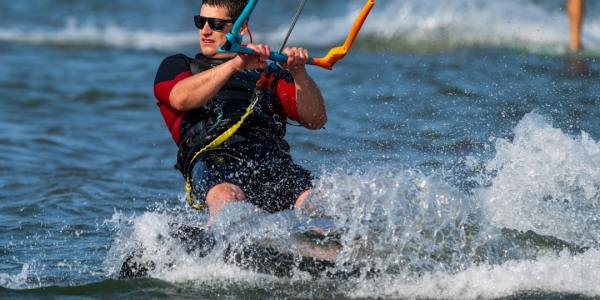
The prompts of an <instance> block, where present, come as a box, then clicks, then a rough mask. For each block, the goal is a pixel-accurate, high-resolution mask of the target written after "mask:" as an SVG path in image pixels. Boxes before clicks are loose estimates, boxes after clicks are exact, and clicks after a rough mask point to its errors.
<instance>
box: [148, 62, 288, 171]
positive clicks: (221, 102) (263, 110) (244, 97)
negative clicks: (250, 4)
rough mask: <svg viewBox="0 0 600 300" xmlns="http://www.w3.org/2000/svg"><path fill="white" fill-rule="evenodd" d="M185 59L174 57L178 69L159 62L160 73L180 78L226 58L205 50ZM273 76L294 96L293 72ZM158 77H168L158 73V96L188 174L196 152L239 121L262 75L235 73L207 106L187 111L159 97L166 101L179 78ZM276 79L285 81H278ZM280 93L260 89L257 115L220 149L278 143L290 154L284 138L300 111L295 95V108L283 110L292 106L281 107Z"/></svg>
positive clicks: (181, 164)
mask: <svg viewBox="0 0 600 300" xmlns="http://www.w3.org/2000/svg"><path fill="white" fill-rule="evenodd" d="M184 58H187V57H185V56H180V57H179V59H178V60H173V61H172V62H171V63H170V65H171V68H172V67H174V68H176V69H179V70H178V71H177V72H175V71H171V70H170V68H166V67H163V65H161V68H159V73H160V72H161V69H162V70H163V73H167V74H168V73H171V75H170V76H171V77H173V78H176V79H177V78H179V80H181V79H182V78H181V77H183V78H186V77H189V76H192V75H194V74H197V73H200V72H203V71H206V70H208V69H210V68H213V67H215V66H217V65H219V64H221V63H223V62H225V61H226V60H222V59H209V58H207V57H205V56H203V55H201V54H199V55H197V56H196V58H195V59H189V58H188V60H187V61H186V60H182V59H184ZM166 61H167V60H165V62H166ZM165 62H163V64H165ZM185 63H187V64H188V65H187V66H185V70H184V64H185ZM275 75H276V80H275V82H274V86H277V87H278V88H280V87H281V86H282V85H285V86H287V87H288V88H289V91H288V92H287V93H288V94H292V93H294V97H295V90H293V92H292V87H293V79H292V78H291V75H290V74H289V72H287V71H284V70H282V69H279V70H277V71H276V73H275ZM160 76H165V74H157V80H156V82H155V95H156V96H157V99H158V100H159V102H158V104H159V107H160V108H161V112H162V114H163V117H164V118H165V121H166V123H167V126H168V127H169V129H170V130H171V133H172V135H173V137H174V139H175V140H176V142H177V144H178V147H179V151H178V154H177V165H176V168H177V169H179V170H180V171H182V172H183V173H184V174H185V172H186V171H187V170H189V168H190V167H191V166H190V165H189V164H190V160H191V158H192V157H193V155H194V154H195V153H196V152H197V151H199V150H200V149H202V148H203V147H204V146H206V145H207V144H209V143H210V142H211V141H212V140H213V139H215V138H216V137H217V136H219V135H220V134H221V133H223V132H224V131H226V130H227V129H229V128H230V127H231V126H232V125H233V124H235V123H236V122H237V121H239V119H240V118H241V116H242V115H243V114H244V112H245V111H246V108H247V107H248V105H250V101H251V99H252V97H253V95H254V90H255V86H256V81H257V80H258V79H259V77H260V73H259V72H256V71H244V72H237V73H236V74H234V75H233V76H232V77H231V78H230V79H229V80H228V81H227V82H226V83H225V85H224V86H223V87H222V88H221V90H220V91H219V92H218V93H217V94H216V95H215V96H214V98H213V99H211V100H210V101H209V102H208V103H207V104H206V105H205V106H203V107H201V108H198V109H194V110H190V111H186V112H178V111H175V110H173V109H172V108H171V107H170V105H169V103H161V99H162V98H165V97H166V98H167V101H168V96H169V95H168V93H170V90H171V89H172V87H173V86H174V85H175V84H176V82H177V81H178V80H171V81H169V80H159V77H160ZM278 81H284V82H282V83H281V84H278ZM167 89H168V93H167V91H166V90H167ZM163 90H165V91H163ZM161 93H162V94H161ZM165 94H166V95H165ZM278 95H281V92H280V89H277V91H275V90H267V91H266V92H264V93H262V94H261V97H260V99H259V101H258V103H257V105H256V106H255V108H254V113H252V115H250V116H249V117H248V118H247V119H246V121H245V122H244V123H243V124H242V126H241V127H240V128H239V130H238V131H237V132H236V134H235V135H234V136H232V137H231V138H230V139H229V140H227V141H226V142H225V143H223V144H222V145H221V146H219V148H220V149H226V148H228V147H231V146H232V145H234V144H236V143H239V142H245V143H257V144H258V143H263V144H267V145H271V146H276V147H277V148H278V149H282V150H283V151H286V152H287V151H289V145H288V144H287V142H286V141H285V140H284V136H285V133H286V122H287V117H288V115H290V114H292V115H293V114H294V113H297V111H294V110H295V99H293V106H294V107H293V110H291V109H290V108H289V107H286V108H285V109H284V105H286V104H288V106H290V105H289V103H286V102H284V103H283V105H282V101H281V100H280V99H279V97H278ZM163 102H164V101H163ZM288 102H290V101H288ZM290 110H291V113H290Z"/></svg>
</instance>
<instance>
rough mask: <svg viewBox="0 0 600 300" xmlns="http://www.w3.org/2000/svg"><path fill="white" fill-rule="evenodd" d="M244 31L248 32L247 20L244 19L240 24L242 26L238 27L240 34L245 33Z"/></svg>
mask: <svg viewBox="0 0 600 300" xmlns="http://www.w3.org/2000/svg"><path fill="white" fill-rule="evenodd" d="M246 33H248V21H244V24H242V27H241V28H240V34H241V35H246Z"/></svg>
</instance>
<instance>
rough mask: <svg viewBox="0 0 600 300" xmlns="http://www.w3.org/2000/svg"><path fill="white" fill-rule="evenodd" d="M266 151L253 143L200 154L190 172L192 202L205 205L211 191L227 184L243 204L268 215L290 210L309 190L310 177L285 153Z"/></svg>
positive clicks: (268, 149) (267, 148) (273, 150)
mask: <svg viewBox="0 0 600 300" xmlns="http://www.w3.org/2000/svg"><path fill="white" fill-rule="evenodd" d="M270 148H271V147H262V146H257V145H256V144H254V145H245V146H237V147H232V148H228V149H214V150H209V151H206V152H205V153H202V154H201V155H200V156H199V157H198V159H197V160H196V163H195V164H194V167H193V171H192V186H193V193H194V197H195V199H196V200H197V201H200V202H202V203H205V199H206V195H207V194H208V191H209V190H210V189H211V188H213V187H214V186H216V185H218V184H221V183H231V184H235V185H237V186H239V187H240V188H241V189H242V191H243V192H244V194H245V195H246V201H248V202H249V203H252V204H254V205H256V206H258V207H260V208H262V209H264V210H266V211H268V212H277V211H281V210H284V209H291V208H293V207H294V204H295V202H296V199H298V197H299V196H300V194H302V193H303V192H304V191H306V190H308V189H310V188H312V183H311V181H312V179H313V177H312V175H311V174H310V172H308V171H307V170H305V169H304V168H302V167H301V166H299V165H297V164H296V163H294V162H293V161H292V158H291V157H290V155H289V154H288V153H287V152H285V151H282V150H278V149H270Z"/></svg>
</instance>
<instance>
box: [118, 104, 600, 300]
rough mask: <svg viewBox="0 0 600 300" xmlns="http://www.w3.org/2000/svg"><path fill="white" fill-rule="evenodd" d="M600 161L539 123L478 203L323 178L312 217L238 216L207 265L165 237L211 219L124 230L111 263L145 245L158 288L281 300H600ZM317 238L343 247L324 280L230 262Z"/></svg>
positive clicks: (399, 176)
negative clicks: (261, 245)
mask: <svg viewBox="0 0 600 300" xmlns="http://www.w3.org/2000/svg"><path fill="white" fill-rule="evenodd" d="M599 154H600V145H599V144H598V143H597V142H595V141H594V140H593V139H591V138H590V137H589V136H588V135H587V134H585V133H581V134H580V135H579V136H576V137H573V136H569V135H567V134H565V133H563V132H562V131H561V130H560V129H557V128H554V127H552V125H551V124H550V122H549V121H548V120H547V119H545V118H544V117H542V116H540V115H538V114H535V113H530V114H528V115H526V116H525V117H524V118H523V119H522V120H521V121H520V122H519V124H518V125H517V126H516V127H515V129H514V138H512V139H498V140H497V142H496V156H495V157H494V158H492V159H491V160H489V161H486V162H483V163H484V165H485V172H484V173H483V174H482V176H483V175H490V176H489V177H486V180H485V181H484V182H482V184H483V186H482V187H480V188H478V189H476V190H475V191H472V192H463V191H460V190H458V189H457V188H455V187H453V186H452V185H451V184H449V183H447V182H446V181H445V180H444V179H443V178H444V177H442V176H440V175H439V174H435V173H434V174H430V175H426V174H424V173H422V172H420V171H419V170H416V169H413V168H406V167H402V166H392V165H390V166H386V167H370V168H368V169H367V170H358V169H357V170H347V169H345V170H333V171H331V170H330V171H323V172H322V175H321V176H320V179H319V180H318V181H316V182H315V193H314V194H313V195H312V196H311V197H310V198H309V200H308V201H307V203H306V206H305V207H304V208H303V209H302V210H298V211H287V212H282V213H276V214H266V213H264V212H261V211H259V210H257V209H256V208H254V207H253V206H251V205H248V204H243V203H237V204H233V205H228V206H227V207H226V208H225V210H224V211H223V213H222V214H220V215H219V217H218V218H217V219H216V220H215V222H214V224H213V225H212V226H211V228H210V230H211V232H212V233H213V234H214V235H215V237H216V240H217V243H216V245H217V246H216V247H215V248H214V249H213V250H212V252H211V254H210V255H208V256H204V257H201V258H198V257H197V256H194V255H190V253H188V252H186V251H184V249H182V247H181V245H180V244H179V243H178V242H177V240H176V239H172V238H169V237H168V236H169V233H168V232H167V228H168V227H169V223H172V222H185V223H188V224H204V223H205V222H206V219H205V217H202V216H198V215H197V213H196V212H191V211H186V210H185V209H183V210H177V212H175V211H173V210H170V209H165V208H163V209H158V210H157V211H153V212H147V213H144V214H143V215H141V216H137V217H131V218H125V219H126V220H127V221H126V222H125V223H126V224H125V223H124V224H125V226H124V227H123V230H121V232H120V234H121V238H119V239H117V240H115V243H114V244H113V247H112V248H111V253H112V255H114V257H113V258H115V259H114V260H113V261H114V262H118V261H119V260H121V261H122V258H123V256H122V255H123V254H124V253H127V251H129V250H130V249H132V247H134V246H135V245H139V244H142V245H143V247H144V248H145V249H147V250H148V251H147V253H148V256H149V257H151V258H152V259H153V260H154V261H158V262H161V263H162V264H163V265H164V266H166V267H159V268H156V269H155V270H153V271H152V272H151V273H150V276H151V277H154V278H160V279H163V280H166V281H168V282H175V283H181V282H186V283H187V282H193V284H194V285H195V286H198V288H201V289H203V290H205V289H216V290H223V289H228V288H233V289H234V290H236V291H238V292H239V291H240V290H241V291H242V292H241V293H252V292H254V291H256V290H261V291H264V290H267V291H268V292H269V293H270V294H276V295H280V296H282V297H292V296H295V297H303V296H305V297H312V298H324V297H339V296H340V295H343V296H344V297H350V298H354V297H356V298H363V297H378V298H455V299H457V298H460V299H478V298H497V297H508V296H514V295H523V294H531V293H537V294H542V295H553V294H573V295H584V296H591V297H594V296H599V295H600V289H599V288H598V286H597V284H596V283H597V282H598V281H600V271H598V270H600V260H599V259H598V257H599V256H598V255H599V254H600V253H599V251H600V250H599V249H598V248H597V246H596V241H597V240H598V238H599V237H598V233H599V232H600V230H599V228H597V222H596V221H595V219H594V216H596V215H598V211H597V201H598V191H597V189H598V186H600V184H599V181H598V178H600V176H599V174H598V171H597V170H598V169H599V168H598V164H599V163H600V160H599V159H600V158H599ZM483 177H485V176H483ZM116 219H122V218H116ZM315 228H320V230H321V231H320V232H321V233H322V232H325V235H326V236H327V237H328V238H329V239H330V241H334V242H335V243H337V245H338V247H337V248H336V253H335V256H334V262H335V265H334V266H330V267H328V268H327V269H326V270H323V271H322V273H320V276H316V277H315V276H314V274H312V273H311V274H309V273H306V272H303V271H302V270H299V269H297V270H295V272H293V274H292V275H291V276H273V275H272V274H265V273H263V272H260V271H257V270H253V269H248V268H245V267H244V266H239V265H236V264H232V263H231V261H228V260H226V259H225V260H224V259H223V255H224V253H226V252H227V250H226V249H227V248H228V247H229V246H231V245H233V247H234V248H235V247H242V246H244V245H246V244H247V242H248V241H271V242H274V243H275V244H278V245H280V246H282V247H283V248H286V249H288V248H289V249H292V250H293V249H294V248H293V247H291V246H289V247H288V244H287V242H286V241H289V240H292V239H293V238H294V237H295V236H296V235H297V234H298V233H299V232H304V231H306V230H307V229H311V230H313V229H315ZM289 245H291V244H289ZM123 249H127V251H124V250H123ZM294 251H295V250H294ZM119 256H120V257H119ZM115 269H116V268H112V270H115ZM112 274H113V275H114V272H113V273H112ZM328 274H334V275H336V274H345V275H346V276H333V277H331V276H328Z"/></svg>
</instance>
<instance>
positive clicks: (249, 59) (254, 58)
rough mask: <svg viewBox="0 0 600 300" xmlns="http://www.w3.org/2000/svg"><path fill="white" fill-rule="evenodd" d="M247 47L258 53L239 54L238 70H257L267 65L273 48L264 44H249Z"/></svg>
mask: <svg viewBox="0 0 600 300" xmlns="http://www.w3.org/2000/svg"><path fill="white" fill-rule="evenodd" d="M246 47H248V48H250V49H252V50H254V52H256V54H245V53H239V54H238V61H237V67H236V68H237V70H238V71H241V70H257V69H264V68H266V67H267V61H268V60H269V56H270V55H271V48H269V46H268V45H264V44H256V45H254V44H248V45H246Z"/></svg>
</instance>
